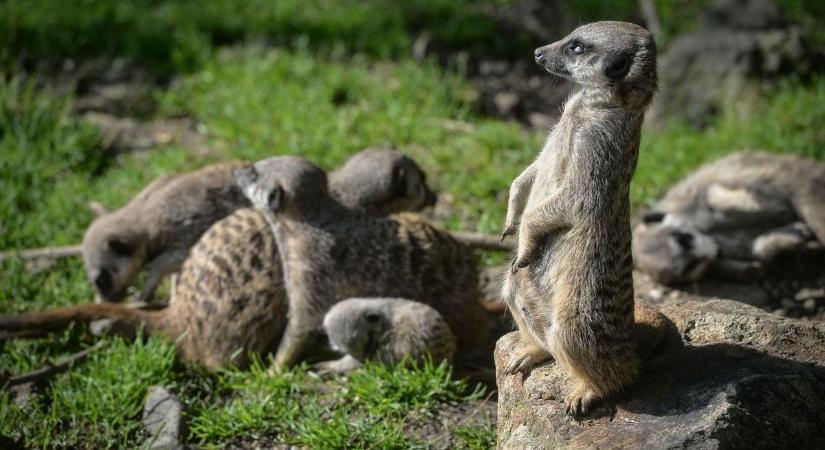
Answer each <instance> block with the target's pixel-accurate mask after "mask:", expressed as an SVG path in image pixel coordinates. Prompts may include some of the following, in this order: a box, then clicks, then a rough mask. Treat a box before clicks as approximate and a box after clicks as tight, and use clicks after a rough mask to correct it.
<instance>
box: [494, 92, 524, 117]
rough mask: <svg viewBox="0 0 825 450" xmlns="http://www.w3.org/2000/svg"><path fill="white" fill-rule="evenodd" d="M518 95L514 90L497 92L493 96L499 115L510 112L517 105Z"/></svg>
mask: <svg viewBox="0 0 825 450" xmlns="http://www.w3.org/2000/svg"><path fill="white" fill-rule="evenodd" d="M518 102H519V95H518V94H516V93H514V92H499V93H498V94H496V95H495V97H493V103H495V105H496V108H497V109H498V113H499V114H501V115H507V114H510V112H511V111H512V110H513V108H515V106H516V105H518Z"/></svg>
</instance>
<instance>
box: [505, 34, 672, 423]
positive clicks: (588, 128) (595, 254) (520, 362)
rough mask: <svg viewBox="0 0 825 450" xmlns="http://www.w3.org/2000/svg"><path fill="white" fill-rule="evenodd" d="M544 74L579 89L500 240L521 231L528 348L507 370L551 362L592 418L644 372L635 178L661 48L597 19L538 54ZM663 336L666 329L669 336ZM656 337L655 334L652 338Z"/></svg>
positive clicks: (515, 275) (521, 185) (526, 177)
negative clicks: (636, 289) (634, 252)
mask: <svg viewBox="0 0 825 450" xmlns="http://www.w3.org/2000/svg"><path fill="white" fill-rule="evenodd" d="M535 60H536V62H537V63H538V64H539V65H541V66H542V67H544V68H545V69H546V70H547V71H548V72H550V73H553V74H556V75H559V76H562V77H564V78H567V79H569V80H571V81H573V82H574V83H575V84H576V90H575V91H574V92H573V94H572V95H571V96H570V98H569V99H568V100H567V102H566V103H565V105H564V110H563V112H562V116H561V119H560V120H559V122H558V124H557V125H556V126H555V128H554V129H553V130H552V131H551V132H550V135H549V137H548V138H547V141H546V144H545V146H544V148H543V149H542V151H541V153H540V154H539V156H538V157H537V159H536V160H535V161H534V162H533V163H532V164H530V166H528V167H527V169H525V170H524V171H523V172H522V173H521V174H520V175H519V176H518V177H517V178H516V179H515V180H514V181H513V183H512V185H511V187H510V196H509V201H508V210H507V217H506V222H505V226H504V231H503V233H502V239H503V238H504V237H506V236H508V235H511V234H515V233H516V232H518V244H517V246H516V247H517V250H516V256H515V259H514V260H513V262H512V269H511V270H510V271H509V273H508V275H507V276H506V278H505V282H504V285H503V287H502V297H503V299H504V300H505V303H506V304H507V306H508V308H509V310H510V312H511V314H512V316H513V318H514V319H515V321H516V324H517V325H518V328H519V332H520V338H521V341H522V342H523V344H524V345H523V346H521V348H520V349H519V350H517V353H516V354H515V355H514V357H513V358H512V359H511V361H512V362H511V364H510V365H509V366H508V367H505V368H503V370H504V372H505V373H513V372H516V371H519V370H527V369H529V368H530V367H532V366H534V365H535V364H538V363H539V362H542V361H544V360H547V359H550V358H551V357H552V358H555V360H556V362H557V363H559V364H561V365H562V366H563V367H564V368H565V369H566V371H567V372H568V374H570V375H571V376H572V378H573V379H574V380H575V381H576V383H577V387H576V388H575V389H574V390H573V392H572V393H571V394H570V395H569V396H568V398H567V399H566V401H565V409H566V411H567V412H568V413H570V414H573V415H579V414H584V413H586V412H587V411H588V410H589V409H590V408H591V407H592V405H594V404H595V403H596V402H597V401H599V400H601V399H604V398H606V397H608V396H611V395H614V394H617V393H619V392H621V391H622V390H623V389H624V388H626V387H627V386H628V385H629V384H630V383H632V382H633V381H634V380H635V379H636V376H637V374H638V372H639V360H640V356H639V348H638V346H639V342H637V341H636V339H637V338H640V336H646V337H647V338H648V339H649V338H650V336H653V337H655V336H657V335H658V334H657V333H655V332H654V333H641V334H640V333H638V329H639V328H640V327H642V326H644V327H645V328H647V327H648V326H653V327H656V326H659V325H660V324H661V323H663V319H662V320H659V319H661V318H660V317H659V316H658V315H657V314H656V313H655V312H654V313H648V311H647V310H645V309H640V307H635V310H636V311H635V314H636V320H637V321H638V322H642V323H637V324H635V325H634V293H633V278H632V270H633V261H632V258H631V245H630V240H631V232H630V199H629V187H630V180H631V178H632V177H633V173H634V172H635V169H636V162H637V159H638V152H639V140H640V135H641V125H642V119H643V117H644V113H645V110H646V108H647V106H648V104H649V103H650V100H651V97H652V96H653V93H654V91H655V90H656V45H655V43H654V40H653V37H652V36H651V34H650V33H649V32H648V31H647V30H645V29H644V28H642V27H639V26H637V25H634V24H630V23H624V22H596V23H591V24H587V25H583V26H581V27H579V28H577V29H575V30H574V31H573V32H572V33H571V34H570V35H568V36H567V37H565V38H563V39H562V40H560V41H558V42H555V43H553V44H549V45H546V46H544V47H540V48H538V49H536V51H535ZM662 333H664V329H662ZM656 339H658V338H656Z"/></svg>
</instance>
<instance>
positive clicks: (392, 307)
mask: <svg viewBox="0 0 825 450" xmlns="http://www.w3.org/2000/svg"><path fill="white" fill-rule="evenodd" d="M324 331H326V334H327V337H328V338H329V343H330V346H331V347H332V349H333V350H335V351H337V352H340V353H343V354H344V356H343V357H342V358H341V359H338V360H335V361H331V362H327V363H323V364H322V367H323V368H325V369H328V370H332V371H334V372H346V371H348V370H352V369H356V368H358V367H361V366H362V365H363V363H364V362H365V361H366V360H373V361H377V362H380V363H383V364H387V365H393V364H398V363H400V362H402V361H404V360H405V359H406V360H409V361H411V362H415V363H423V362H424V361H425V360H426V358H427V357H428V356H430V357H432V360H433V361H434V362H439V361H448V362H451V361H452V359H453V354H454V353H455V349H456V343H455V336H453V333H452V332H451V331H450V326H449V325H447V321H445V320H444V318H443V317H442V316H441V314H439V313H438V311H436V310H435V309H433V308H432V307H430V306H428V305H425V304H423V303H420V302H415V301H411V300H406V299H401V298H351V299H347V300H344V301H342V302H340V303H337V304H336V305H335V306H333V307H332V308H331V309H330V310H329V312H327V313H326V315H325V316H324Z"/></svg>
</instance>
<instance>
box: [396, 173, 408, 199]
mask: <svg viewBox="0 0 825 450" xmlns="http://www.w3.org/2000/svg"><path fill="white" fill-rule="evenodd" d="M393 185H394V186H395V195H396V196H397V197H405V196H406V195H407V170H406V169H405V168H403V167H399V168H397V169H395V173H394V174H393Z"/></svg>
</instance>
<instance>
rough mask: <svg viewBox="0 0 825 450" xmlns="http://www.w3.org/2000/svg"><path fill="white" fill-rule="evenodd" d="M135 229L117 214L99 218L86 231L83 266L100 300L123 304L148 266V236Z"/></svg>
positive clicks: (128, 221)
mask: <svg viewBox="0 0 825 450" xmlns="http://www.w3.org/2000/svg"><path fill="white" fill-rule="evenodd" d="M132 225H133V224H132V223H131V221H130V220H126V219H124V218H122V217H120V215H119V214H118V213H117V212H115V213H112V214H107V215H105V216H102V217H99V218H98V219H97V220H95V221H94V222H93V223H92V225H91V226H90V227H89V229H88V230H87V231H86V235H85V236H84V238H83V247H82V252H83V264H84V266H85V268H86V277H87V278H88V279H89V282H91V283H92V285H93V286H94V288H95V292H96V293H97V298H98V299H99V300H102V301H106V302H117V301H120V300H123V298H124V297H125V296H126V290H127V289H128V288H129V286H131V285H132V283H133V282H134V280H135V278H136V277H137V275H138V273H140V270H141V268H142V267H143V265H144V264H145V262H146V257H147V255H146V251H147V249H146V236H145V234H144V233H142V232H138V231H135V230H134V229H133V227H132Z"/></svg>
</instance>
